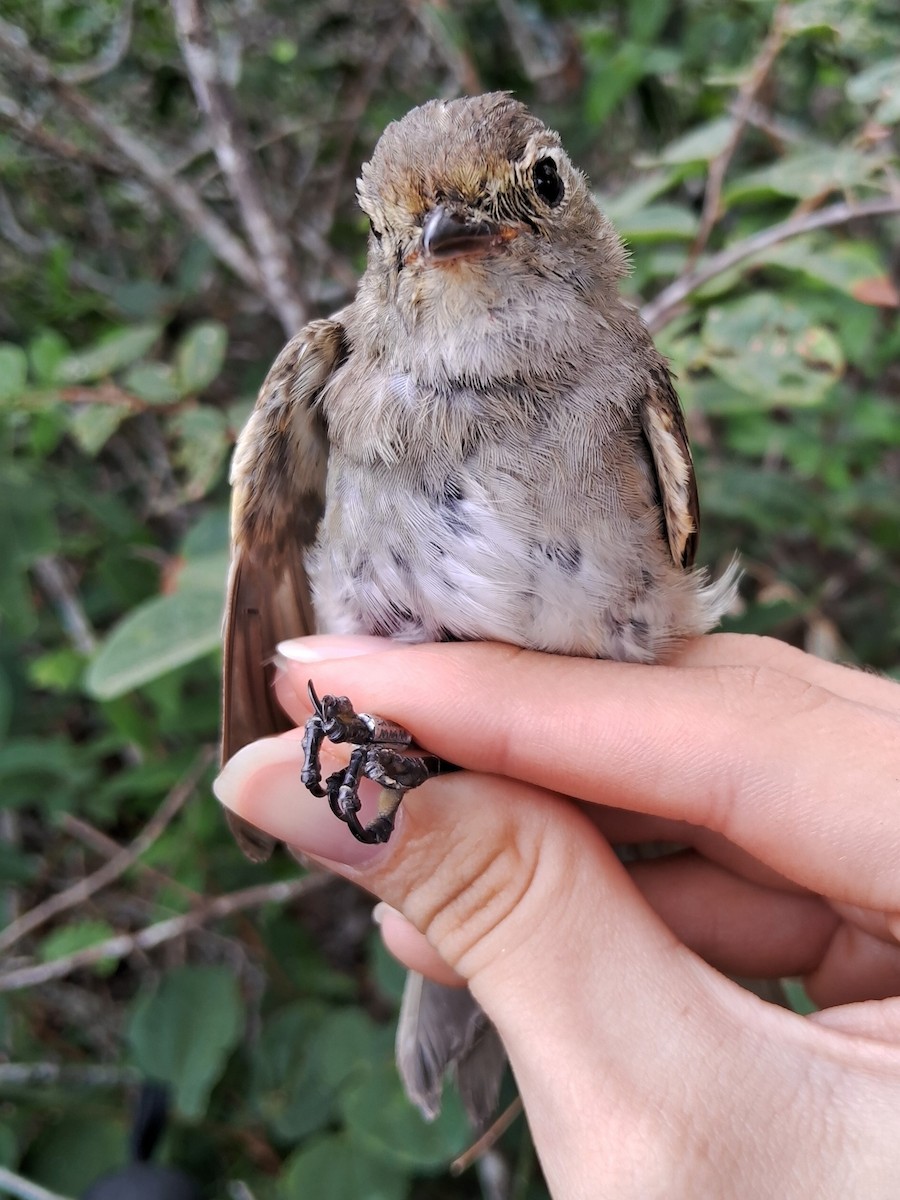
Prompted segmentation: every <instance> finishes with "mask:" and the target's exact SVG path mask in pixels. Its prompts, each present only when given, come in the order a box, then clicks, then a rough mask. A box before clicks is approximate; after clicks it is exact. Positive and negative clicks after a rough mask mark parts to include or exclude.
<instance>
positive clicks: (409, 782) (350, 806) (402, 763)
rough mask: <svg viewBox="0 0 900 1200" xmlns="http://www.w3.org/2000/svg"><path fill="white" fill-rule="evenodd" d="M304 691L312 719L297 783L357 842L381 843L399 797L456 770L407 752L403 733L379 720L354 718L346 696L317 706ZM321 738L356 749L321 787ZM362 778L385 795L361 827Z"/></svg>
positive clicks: (430, 757)
mask: <svg viewBox="0 0 900 1200" xmlns="http://www.w3.org/2000/svg"><path fill="white" fill-rule="evenodd" d="M306 690H307V692H308V693H309V700H310V703H311V704H312V706H313V715H312V716H311V717H310V718H309V720H308V721H307V722H306V729H305V731H304V734H303V770H302V771H301V774H300V778H301V780H302V781H303V784H304V786H305V787H306V788H308V790H309V791H310V792H312V794H313V795H314V796H320V797H323V796H327V797H328V803H329V804H330V806H331V811H332V812H333V813H334V815H335V816H336V817H338V818H339V819H340V820H341V821H344V822H345V823H346V824H347V825H348V826H349V827H350V832H351V833H352V834H353V836H354V837H355V838H356V840H357V841H359V842H367V843H369V844H371V843H378V842H386V841H387V840H388V838H390V836H391V833H392V831H393V828H394V817H395V815H396V813H397V809H398V808H399V807H400V801H401V800H402V799H403V797H404V795H405V794H406V793H407V792H408V791H411V790H412V789H413V788H415V787H419V785H420V784H423V783H424V782H425V781H426V780H427V779H431V778H432V777H433V776H435V775H439V774H441V773H442V772H445V771H455V770H457V769H458V768H457V767H455V766H454V765H453V764H452V763H448V762H444V760H443V759H442V758H438V757H437V755H436V754H426V753H424V752H422V751H416V750H412V751H411V752H410V750H409V748H410V747H411V746H412V740H413V739H412V734H411V733H410V732H409V731H408V730H406V729H404V728H403V726H402V725H397V724H396V723H395V722H394V721H387V720H385V718H384V717H377V716H374V715H373V714H371V713H358V712H356V710H355V709H354V708H353V705H352V704H351V703H350V701H349V700H348V699H347V697H346V696H323V697H322V699H321V700H320V699H319V697H318V696H317V695H316V689H315V688H314V687H313V682H312V680H311V679H310V681H309V683H308V684H307V688H306ZM325 738H328V740H329V741H331V742H336V743H337V742H349V743H350V744H351V745H352V746H355V747H356V749H355V750H354V751H353V752H352V753H351V755H350V762H349V763H348V764H347V766H346V767H344V768H342V770H340V771H335V772H334V773H333V774H331V775H329V776H328V778H327V779H326V780H325V786H324V787H323V786H322V769H321V763H320V761H319V752H320V750H321V747H322V742H323V741H324V740H325ZM363 776H365V777H366V778H367V779H372V780H374V782H375V783H378V784H380V785H381V787H382V788H386V789H388V791H387V792H385V793H383V803H382V806H381V807H380V808H379V812H378V816H377V817H375V819H374V820H373V821H370V822H369V824H368V825H363V823H362V822H361V821H360V819H359V817H358V816H357V813H358V812H359V809H360V803H359V785H360V781H361V779H362V778H363Z"/></svg>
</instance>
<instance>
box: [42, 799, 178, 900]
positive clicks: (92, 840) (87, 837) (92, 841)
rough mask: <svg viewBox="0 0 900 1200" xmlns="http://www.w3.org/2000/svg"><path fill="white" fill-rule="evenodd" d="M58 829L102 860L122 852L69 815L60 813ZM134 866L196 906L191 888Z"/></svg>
mask: <svg viewBox="0 0 900 1200" xmlns="http://www.w3.org/2000/svg"><path fill="white" fill-rule="evenodd" d="M59 828H60V830H61V831H62V832H63V833H65V834H68V836H69V837H72V838H75V839H76V840H77V841H79V842H81V843H82V844H83V845H85V846H89V847H90V848H91V849H92V850H93V851H94V852H95V853H96V854H101V855H103V857H104V858H114V857H115V856H116V855H117V854H120V853H121V851H122V847H121V846H120V845H119V843H118V842H117V841H115V840H114V839H113V838H111V837H107V835H106V834H105V833H103V832H102V831H101V830H99V829H97V828H96V827H95V826H93V825H91V824H90V823H89V822H88V821H82V819H81V818H80V817H75V816H73V815H72V814H71V813H62V814H61V815H60V818H59ZM134 866H135V869H136V870H137V871H140V873H141V874H142V875H144V876H146V877H147V878H148V879H151V880H153V882H154V883H156V884H157V885H158V886H160V887H165V888H169V889H171V890H172V891H175V892H178V893H179V894H180V895H181V896H183V897H184V899H185V900H187V901H188V902H189V903H190V904H197V903H198V902H199V901H200V900H201V898H202V897H201V895H200V893H199V892H195V891H194V890H193V888H189V887H186V886H185V885H184V884H183V883H180V882H179V881H178V880H177V879H173V878H172V877H171V876H170V875H166V874H165V873H164V872H163V871H160V870H159V869H158V868H157V867H151V866H149V865H148V864H147V863H144V862H141V861H140V860H138V861H137V862H136V863H135V864H134Z"/></svg>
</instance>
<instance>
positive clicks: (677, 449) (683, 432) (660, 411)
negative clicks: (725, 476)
mask: <svg viewBox="0 0 900 1200" xmlns="http://www.w3.org/2000/svg"><path fill="white" fill-rule="evenodd" d="M641 427H642V429H643V431H644V436H645V437H646V439H647V444H648V445H649V447H650V455H651V459H652V463H653V468H654V470H655V472H656V482H657V488H658V491H659V497H660V504H661V506H662V513H663V523H664V525H665V530H666V538H667V540H668V543H669V550H670V551H671V554H672V559H673V561H674V562H676V563H678V564H679V565H681V566H683V567H690V566H692V565H693V562H694V559H695V558H696V556H697V542H698V537H699V532H700V502H699V499H698V497H697V480H696V478H695V476H694V463H693V460H692V458H691V448H690V443H689V442H688V435H687V429H686V427H685V424H684V414H683V413H682V411H681V405H680V403H679V401H678V396H677V394H676V392H675V389H674V387H673V386H672V380H671V379H670V377H669V373H668V371H666V370H665V369H664V368H662V369H660V370H659V371H654V372H653V373H652V375H651V376H650V378H649V380H648V384H647V392H646V395H645V396H644V400H643V404H642V406H641Z"/></svg>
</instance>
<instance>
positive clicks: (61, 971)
mask: <svg viewBox="0 0 900 1200" xmlns="http://www.w3.org/2000/svg"><path fill="white" fill-rule="evenodd" d="M331 881H332V876H329V875H325V874H321V875H318V874H317V875H305V876H304V877H303V878H302V879H292V880H287V881H284V882H280V883H267V884H261V885H259V886H258V887H249V888H243V889H242V890H240V891H237V892H228V893H226V895H224V896H215V897H213V898H212V899H211V900H206V901H204V902H203V903H202V904H198V905H197V907H196V908H195V909H193V910H192V911H191V912H188V913H183V914H182V915H181V916H177V917H170V918H169V919H168V920H165V921H158V922H157V923H156V924H155V925H148V926H147V927H146V928H144V929H140V930H138V931H137V932H136V933H122V934H118V935H116V936H115V937H111V938H106V939H105V940H104V941H102V942H97V943H96V944H95V945H93V946H86V947H85V948H84V949H83V950H76V951H74V952H73V953H72V954H66V955H64V956H63V957H61V958H55V959H53V960H52V961H51V962H46V963H36V964H35V965H34V966H28V967H17V968H15V969H14V970H12V971H5V972H3V973H2V974H0V992H16V991H21V990H22V989H23V988H29V987H37V986H39V985H40V984H44V983H50V982H51V981H52V980H54V979H63V978H65V976H66V975H71V974H72V972H73V971H78V970H81V969H82V968H84V967H92V966H94V965H95V964H96V963H98V962H104V961H106V960H108V959H120V958H126V957H127V956H128V955H129V954H133V953H134V952H135V951H136V950H143V951H147V950H154V949H155V948H156V947H157V946H161V945H162V944H163V943H164V942H171V941H173V940H174V939H175V938H177V937H183V936H184V935H185V934H186V933H191V932H192V931H193V930H195V929H199V928H201V927H202V926H204V925H206V924H207V923H208V922H210V921H218V920H222V919H223V918H224V917H231V916H234V914H235V913H239V912H244V911H246V910H247V909H250V908H260V907H261V906H262V905H263V904H290V903H291V902H292V901H293V900H298V899H299V898H300V897H301V896H305V895H307V894H308V893H310V892H313V891H316V890H317V889H318V888H321V887H325V886H326V885H327V884H329V883H331Z"/></svg>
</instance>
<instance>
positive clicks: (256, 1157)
mask: <svg viewBox="0 0 900 1200" xmlns="http://www.w3.org/2000/svg"><path fill="white" fill-rule="evenodd" d="M208 7H209V8H210V9H211V10H212V11H213V13H214V19H215V29H214V30H212V29H210V28H209V25H208V18H207V17H206V16H205V6H201V5H200V3H199V0H172V5H171V7H169V6H168V5H164V4H155V3H151V2H149V0H91V2H90V3H82V2H79V0H4V2H3V4H2V11H3V15H4V19H3V20H2V21H0V68H2V69H0V77H2V79H3V83H2V87H0V278H2V281H3V283H2V288H0V444H2V457H0V561H2V562H3V571H2V573H0V611H2V624H0V887H2V897H0V901H2V907H3V920H4V924H5V925H6V929H5V931H4V932H3V933H2V934H0V947H2V950H3V954H4V957H3V962H2V967H0V1164H2V1165H4V1166H5V1168H6V1170H7V1172H13V1173H14V1174H15V1175H16V1176H21V1177H27V1178H28V1179H30V1180H33V1181H36V1182H38V1183H40V1184H42V1185H43V1186H44V1187H45V1188H48V1189H51V1190H52V1191H54V1192H58V1193H61V1194H64V1195H67V1196H72V1195H76V1194H77V1193H78V1192H79V1191H80V1190H81V1189H82V1188H83V1187H84V1186H85V1184H86V1183H87V1182H88V1180H90V1179H91V1178H93V1177H94V1176H96V1175H97V1174H98V1173H99V1172H100V1171H101V1170H103V1169H105V1168H106V1167H108V1166H110V1165H113V1164H115V1163H116V1162H118V1161H121V1158H122V1156H123V1154H124V1144H125V1131H126V1124H127V1117H126V1110H127V1097H128V1094H129V1089H130V1087H131V1086H132V1085H133V1083H134V1081H135V1080H136V1079H137V1078H140V1077H141V1076H143V1075H144V1074H152V1075H154V1076H156V1077H162V1078H164V1079H167V1080H168V1081H169V1082H170V1084H171V1087H172V1091H173V1097H174V1105H175V1114H174V1121H173V1126H172V1129H171V1131H170V1134H169V1137H168V1140H167V1145H166V1156H167V1157H168V1158H169V1159H170V1160H171V1161H177V1162H179V1163H181V1164H182V1165H183V1166H185V1167H186V1168H187V1169H189V1170H191V1171H192V1172H193V1173H194V1174H195V1175H196V1176H197V1178H199V1179H200V1180H201V1181H202V1182H203V1184H204V1186H205V1188H206V1190H207V1192H208V1194H209V1195H210V1196H221V1197H224V1196H230V1197H235V1198H238V1197H245V1198H246V1197H248V1196H255V1197H258V1198H259V1200H267V1198H272V1200H275V1198H278V1197H294V1196H300V1195H304V1194H308V1195H315V1196H318V1197H324V1198H326V1200H327V1198H330V1197H335V1198H337V1197H340V1198H344V1197H349V1196H353V1197H359V1198H363V1200H366V1198H370V1200H376V1198H377V1200H402V1198H403V1197H407V1196H409V1197H413V1196H414V1197H433V1198H437V1197H444V1196H447V1197H450V1196H478V1195H482V1194H484V1195H489V1196H492V1197H502V1196H511V1197H517V1198H522V1197H540V1196H541V1195H544V1194H545V1193H544V1192H543V1189H542V1185H541V1183H540V1179H539V1175H538V1172H537V1170H536V1168H535V1165H534V1163H533V1160H532V1157H531V1155H530V1151H529V1149H528V1144H527V1139H526V1136H525V1134H524V1131H523V1129H522V1126H521V1123H519V1124H517V1125H515V1126H513V1128H512V1130H511V1131H510V1132H509V1133H508V1134H507V1135H506V1136H505V1138H504V1139H503V1142H502V1143H501V1146H502V1150H503V1153H504V1156H505V1159H506V1162H507V1164H508V1173H507V1175H506V1177H504V1175H503V1170H502V1169H501V1168H500V1167H499V1165H498V1163H497V1162H496V1161H495V1162H494V1163H493V1168H494V1175H495V1176H496V1178H495V1179H494V1182H493V1183H491V1182H490V1180H489V1179H488V1177H487V1173H485V1172H482V1174H481V1176H479V1175H478V1173H477V1172H471V1171H470V1172H468V1173H467V1174H466V1175H463V1176H462V1177H461V1178H459V1179H457V1180H453V1179H451V1178H450V1177H449V1176H448V1175H447V1174H446V1169H445V1168H446V1164H447V1162H448V1161H449V1159H450V1158H452V1157H453V1155H454V1154H455V1153H457V1152H458V1151H459V1149H460V1148H461V1147H462V1146H463V1145H464V1144H465V1142H466V1133H465V1130H464V1128H463V1125H462V1122H461V1119H460V1116H459V1113H458V1111H457V1110H456V1109H455V1107H454V1105H453V1104H452V1103H451V1104H450V1105H449V1106H448V1107H449V1111H448V1113H447V1114H446V1116H445V1117H444V1118H442V1120H441V1121H440V1122H439V1123H438V1124H437V1125H436V1126H433V1127H428V1126H425V1125H424V1124H423V1123H422V1122H421V1121H420V1120H419V1119H418V1117H417V1116H416V1115H415V1114H414V1113H413V1112H412V1111H411V1110H410V1109H409V1108H408V1107H407V1106H406V1104H405V1101H404V1100H403V1098H402V1096H401V1095H400V1092H399V1087H398V1085H397V1083H396V1080H395V1078H394V1075H393V1069H392V1065H391V1036H392V1026H391V1023H392V1018H393V1014H394V1009H395V1005H396V1002H397V996H398V987H399V976H400V972H399V970H398V969H397V968H396V967H395V966H393V965H392V964H391V963H389V962H388V961H387V960H386V958H385V956H384V955H383V953H382V952H381V951H380V949H379V946H378V942H377V940H376V939H375V938H374V936H373V935H372V933H371V928H370V922H369V917H368V906H367V903H366V902H365V900H364V899H363V898H361V897H359V896H357V895H356V894H355V893H354V892H353V891H352V890H351V889H349V888H348V887H345V886H343V885H339V884H337V883H326V882H323V881H321V880H318V879H310V878H303V877H302V875H301V874H300V872H299V870H298V868H297V866H296V864H294V863H293V862H291V861H289V860H288V859H287V858H286V857H283V856H282V857H279V858H277V859H276V860H275V861H274V862H273V863H272V864H271V865H269V866H268V867H265V868H254V867H252V866H250V865H249V864H248V863H246V862H245V861H244V860H243V859H242V858H241V856H240V854H239V852H238V850H237V849H236V847H235V846H234V844H233V843H232V842H231V840H230V838H229V837H228V835H227V833H226V831H225V829H224V825H223V822H222V820H221V816H220V813H219V812H218V810H217V806H216V805H215V803H214V802H213V800H212V798H211V795H210V791H209V781H210V778H211V775H212V771H213V766H214V759H215V742H216V736H217V729H216V727H217V709H218V669H219V658H218V637H219V618H220V611H221V605H222V591H223V580H224V572H225V563H226V554H227V547H226V511H227V487H226V482H225V474H226V466H227V460H228V455H229V451H230V448H231V445H232V442H233V440H234V436H235V433H236V431H237V430H238V429H239V428H240V425H241V423H242V421H243V419H244V417H245V415H246V413H247V412H248V410H249V407H250V405H251V403H252V401H253V397H254V393H255V389H256V387H257V386H258V384H259V382H260V380H261V378H262V376H263V374H264V372H265V370H266V368H267V366H268V364H269V363H270V362H271V360H272V358H273V357H274V355H275V353H276V352H277V350H278V349H279V347H280V345H281V343H282V342H283V340H284V338H285V335H286V334H287V333H289V332H292V331H293V330H294V329H295V328H296V327H297V326H299V325H300V324H301V323H302V322H303V321H304V320H306V319H307V318H308V317H310V316H313V315H321V314H326V313H328V312H329V311H332V310H333V309H334V308H336V307H337V306H338V305H340V304H341V303H343V302H344V301H345V300H346V299H347V298H348V297H349V296H350V295H351V294H352V292H353V288H354V281H355V279H356V277H357V274H358V272H359V271H360V269H361V266H362V264H363V260H364V246H365V222H364V221H363V220H362V218H361V215H360V214H359V212H358V211H357V210H356V208H355V206H354V201H353V192H354V179H355V176H356V172H357V170H358V166H359V163H360V161H361V160H363V159H364V158H365V157H366V156H367V155H368V153H369V151H370V150H371V148H372V146H373V144H374V142H375V141H376V139H377V137H378V134H379V133H380V131H381V129H382V128H383V127H384V125H385V123H386V122H387V121H389V120H390V119H392V118H394V117H398V116H400V115H402V114H403V113H404V112H405V111H406V110H407V109H408V108H410V107H411V106H412V105H413V104H415V103H418V102H420V101H423V100H425V99H427V98H429V97H431V96H433V95H455V94H459V93H461V92H467V91H468V92H474V91H480V90H484V89H487V88H511V89H513V90H515V92H516V93H517V94H518V95H520V96H522V97H523V98H524V99H526V100H528V101H529V102H530V103H532V104H533V106H534V107H535V108H536V110H537V111H538V112H539V113H540V114H541V115H542V116H543V117H545V118H546V119H547V120H548V122H549V123H551V124H552V125H554V126H555V127H557V128H558V129H559V130H560V131H561V132H562V134H563V137H564V139H565V141H566V143H567V145H568V147H569V149H570V151H571V153H572V155H573V157H574V158H575V159H576V160H577V161H579V162H580V163H581V164H583V165H584V166H585V168H586V169H587V170H588V171H589V173H590V175H591V177H592V179H593V181H594V183H595V186H596V188H597V190H598V193H599V194H600V196H601V198H602V200H603V201H604V203H605V204H606V206H607V208H608V210H609V211H610V213H611V215H612V216H613V217H614V218H615V220H616V221H617V223H618V225H619V227H620V229H621V230H622V232H623V233H624V234H625V235H626V237H627V239H628V241H629V243H630V245H631V247H632V250H633V257H634V265H635V270H634V275H633V277H632V279H631V281H630V284H629V287H630V288H631V289H632V291H633V292H634V295H635V297H636V299H638V300H639V301H640V302H642V303H643V304H645V305H646V309H645V312H646V315H647V317H648V320H650V322H651V324H652V326H653V327H654V328H655V330H656V331H657V335H658V339H659V341H660V344H661V345H662V346H663V348H664V349H665V351H666V352H667V353H668V354H669V355H670V356H671V358H672V360H673V363H674V365H675V369H676V370H677V372H678V375H679V378H680V388H681V392H682V395H683V398H684V401H685V405H686V407H687V409H688V419H689V424H690V426H691V429H692V434H693V439H694V444H695V448H696V456H697V460H698V469H699V475H700V484H701V497H702V500H703V505H704V514H705V530H704V544H703V548H702V553H703V557H705V558H706V560H707V561H710V562H717V561H724V560H725V559H727V558H728V557H729V556H730V555H731V553H732V552H733V550H734V549H735V548H737V549H739V550H740V552H741V555H742V558H743V562H744V565H745V568H746V578H745V583H744V594H743V601H742V609H741V611H740V612H739V613H737V614H735V617H734V620H733V625H734V627H735V628H739V629H744V630H754V631H765V632H767V633H770V634H774V635H775V636H778V637H783V638H788V639H790V640H791V641H794V642H796V643H798V644H801V645H804V646H806V647H807V648H809V649H812V650H814V651H815V652H816V653H819V654H823V655H826V656H828V657H834V658H839V659H843V660H850V661H853V662H859V663H866V664H869V665H871V666H872V667H875V668H877V669H879V670H882V671H893V672H895V673H897V668H898V663H900V521H898V482H900V408H898V400H900V323H898V321H897V305H898V293H897V273H898V267H900V239H898V229H900V223H898V218H897V215H896V214H897V213H898V212H900V174H898V172H900V156H898V125H900V16H898V10H897V5H896V0H794V2H793V3H791V2H785V3H781V4H774V3H773V2H772V0H725V2H722V0H629V2H622V3H618V4H615V3H611V2H608V0H459V2H457V0H406V2H401V3H395V2H394V0H369V2H365V0H364V2H362V3H360V2H359V0H307V2H306V3H303V4H297V3H296V2H295V0H222V2H221V3H217V4H215V5H209V6H208ZM204 44H206V45H208V46H211V47H213V50H214V55H213V61H214V63H215V71H214V72H213V75H212V77H208V78H206V79H205V80H204V78H203V76H202V67H203V62H204V59H203V57H202V55H200V56H198V54H197V48H198V46H199V47H201V48H202V46H203V45H204ZM229 150H230V157H229V156H228V155H227V153H226V152H227V151H229ZM891 214H893V215H891ZM784 223H787V225H785V224H784ZM788 235H791V236H788ZM24 1186H25V1185H24V1184H23V1183H22V1182H21V1180H20V1181H19V1182H18V1183H16V1182H15V1180H11V1181H10V1182H7V1183H6V1187H7V1188H9V1189H10V1194H15V1195H30V1194H33V1193H29V1192H28V1191H27V1190H23V1188H24ZM2 1189H3V1184H2V1182H0V1192H2Z"/></svg>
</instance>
